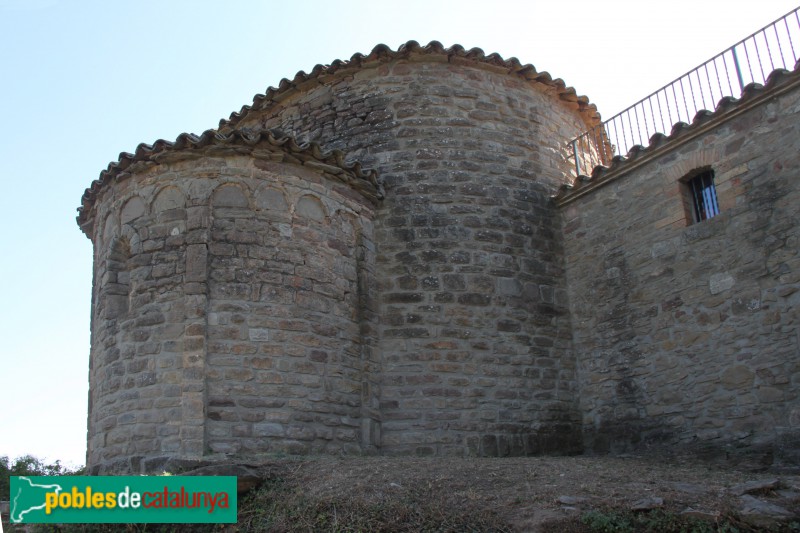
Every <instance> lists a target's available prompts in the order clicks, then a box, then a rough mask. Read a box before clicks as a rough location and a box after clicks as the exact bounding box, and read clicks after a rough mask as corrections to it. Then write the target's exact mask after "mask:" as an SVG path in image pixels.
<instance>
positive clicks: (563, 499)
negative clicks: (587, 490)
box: [558, 496, 588, 505]
mask: <svg viewBox="0 0 800 533" xmlns="http://www.w3.org/2000/svg"><path fill="white" fill-rule="evenodd" d="M587 501H588V500H587V499H586V498H581V497H580V496H559V497H558V503H560V504H561V505H580V504H582V503H586V502H587Z"/></svg>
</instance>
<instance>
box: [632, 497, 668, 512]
mask: <svg viewBox="0 0 800 533" xmlns="http://www.w3.org/2000/svg"><path fill="white" fill-rule="evenodd" d="M661 507H664V498H659V497H657V496H649V497H647V498H642V499H641V500H636V501H635V502H633V503H632V504H631V511H651V510H653V509H660V508H661Z"/></svg>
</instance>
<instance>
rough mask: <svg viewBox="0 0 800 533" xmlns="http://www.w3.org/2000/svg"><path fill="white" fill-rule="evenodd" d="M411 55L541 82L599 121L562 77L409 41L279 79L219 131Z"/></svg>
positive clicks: (592, 122)
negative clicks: (315, 85) (301, 91)
mask: <svg viewBox="0 0 800 533" xmlns="http://www.w3.org/2000/svg"><path fill="white" fill-rule="evenodd" d="M412 55H418V56H422V55H445V56H447V57H448V61H451V60H452V58H461V59H466V60H470V61H474V62H475V63H478V64H484V65H488V66H491V67H495V68H501V69H506V70H508V72H509V73H511V74H516V75H517V76H519V77H521V78H523V79H525V80H527V81H531V82H539V83H543V84H545V85H547V86H549V87H552V88H554V89H555V90H556V93H557V94H558V96H559V98H560V99H561V100H564V101H567V102H571V103H574V104H575V105H577V106H578V110H579V111H580V112H581V113H583V114H584V116H585V121H586V122H587V124H590V125H595V124H598V123H599V122H600V114H599V113H598V112H597V107H596V106H595V105H594V104H592V103H590V102H589V98H588V97H586V96H579V95H578V94H577V93H576V91H575V89H574V88H572V87H567V85H566V84H565V83H564V80H562V79H561V78H556V79H553V77H552V76H551V75H550V74H549V73H548V72H538V71H537V70H536V67H534V66H533V65H531V64H530V63H527V64H524V65H523V64H522V63H520V61H519V60H518V59H517V58H516V57H511V58H509V59H503V57H502V56H500V55H499V54H497V53H492V54H489V55H486V54H485V53H484V51H483V50H481V49H480V48H471V49H469V50H466V49H465V48H464V47H463V46H461V45H459V44H454V45H453V46H451V47H449V48H445V47H444V46H443V45H442V44H441V43H440V42H438V41H431V42H430V43H428V44H427V45H425V46H421V45H420V44H419V43H418V42H417V41H408V42H407V43H405V44H403V45H400V47H399V48H398V49H397V50H392V49H391V48H389V47H388V46H387V45H385V44H379V45H377V46H376V47H375V48H373V49H372V51H371V52H370V53H369V54H367V55H364V54H358V53H357V54H354V55H353V56H352V57H351V58H350V59H349V60H344V61H343V60H339V59H337V60H335V61H333V62H332V63H331V64H330V65H316V66H315V67H314V68H313V69H311V72H309V73H306V72H305V71H302V70H301V71H299V72H298V73H297V74H295V75H294V78H292V79H291V80H288V79H286V78H284V79H282V80H281V81H280V83H279V84H278V87H277V88H276V87H268V88H267V90H266V92H265V93H264V94H257V95H255V96H254V97H253V104H252V105H246V106H243V107H242V108H241V110H240V111H239V112H238V113H237V112H234V113H231V115H230V117H229V118H228V119H227V120H226V119H222V120H220V123H219V128H220V129H223V128H224V129H228V128H234V127H236V125H237V124H238V123H239V122H241V121H242V120H244V119H245V118H246V117H247V116H248V115H249V114H250V113H252V112H254V111H259V110H262V109H265V108H267V107H268V106H269V105H270V104H271V103H273V102H276V101H279V100H282V99H283V98H282V97H284V96H285V95H286V93H288V92H290V91H291V90H293V89H296V88H297V87H298V86H299V85H301V84H304V83H307V82H309V81H311V80H315V79H318V78H322V77H323V76H332V75H334V74H336V73H338V72H340V71H344V70H346V69H361V68H368V67H370V66H373V65H375V64H376V63H387V62H389V61H394V60H397V59H407V58H409V57H410V56H412Z"/></svg>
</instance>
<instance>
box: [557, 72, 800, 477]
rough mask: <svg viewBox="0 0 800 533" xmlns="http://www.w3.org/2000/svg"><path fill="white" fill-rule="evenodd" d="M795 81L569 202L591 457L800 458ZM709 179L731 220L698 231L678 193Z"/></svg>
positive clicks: (573, 292) (724, 217)
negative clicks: (705, 452)
mask: <svg viewBox="0 0 800 533" xmlns="http://www.w3.org/2000/svg"><path fill="white" fill-rule="evenodd" d="M796 74H797V73H796V72H795V73H794V75H792V77H791V78H789V77H788V76H785V77H783V78H782V79H783V85H781V86H778V87H777V88H772V89H771V92H769V93H767V92H764V91H760V92H759V91H751V92H750V94H749V95H747V96H746V97H745V98H743V99H742V100H741V101H740V102H739V103H737V104H732V105H728V106H727V109H726V110H720V111H718V112H717V114H716V115H715V116H714V117H712V118H710V119H706V120H705V121H700V124H695V125H693V126H692V127H691V128H684V130H685V131H683V133H680V134H679V135H677V136H674V137H675V138H674V139H672V140H670V141H668V142H667V143H665V144H664V146H663V147H662V148H660V149H658V148H656V149H653V150H652V153H651V154H645V155H640V156H639V158H638V159H637V158H634V159H632V160H631V161H628V162H626V163H622V164H620V165H618V167H617V168H616V169H615V170H613V169H612V170H611V171H609V172H608V175H607V176H604V177H603V178H602V180H604V181H605V185H603V186H597V187H595V188H591V187H590V189H591V190H589V191H588V192H586V194H583V195H582V196H578V197H576V198H574V199H571V200H570V201H568V202H563V203H562V208H561V212H562V215H563V232H564V239H565V240H564V247H565V253H566V265H567V279H568V287H569V299H570V309H571V313H572V317H573V323H572V325H573V332H574V339H575V353H576V356H577V364H578V369H579V370H578V376H579V384H580V385H579V388H580V391H581V411H582V413H583V435H584V442H585V445H586V449H587V450H589V451H597V452H607V451H614V452H619V451H626V450H629V449H632V448H641V447H646V446H648V445H655V444H665V443H666V444H681V445H685V446H693V445H696V446H698V447H700V448H707V449H712V450H716V451H717V453H719V451H720V450H726V451H728V452H736V451H737V450H750V451H752V450H756V451H759V452H763V453H764V454H765V455H764V460H765V461H766V462H770V461H771V456H772V454H781V453H784V451H785V450H783V451H782V448H786V449H791V448H794V449H795V450H796V449H797V448H798V439H797V433H798V429H800V387H798V385H799V384H800V337H798V331H800V316H799V315H798V313H799V312H800V311H799V310H800V251H799V250H800V210H799V209H798V206H800V174H799V172H800V91H798V90H797V87H798V86H799V85H798V83H797V80H798V78H797V76H796ZM787 79H788V80H789V81H787ZM704 167H710V168H711V169H712V170H713V171H714V174H715V182H716V189H717V193H718V198H719V205H720V209H721V213H720V214H719V215H718V216H716V217H713V218H711V219H708V220H705V221H702V222H699V223H693V222H692V219H691V213H690V212H689V211H688V210H687V209H686V207H685V204H686V203H688V195H689V191H688V188H687V187H686V186H685V185H684V184H682V182H681V180H682V178H684V177H685V176H687V175H690V173H691V172H692V171H694V170H695V169H698V168H704ZM602 180H601V181H602ZM590 183H591V182H590ZM567 198H569V195H568V196H567Z"/></svg>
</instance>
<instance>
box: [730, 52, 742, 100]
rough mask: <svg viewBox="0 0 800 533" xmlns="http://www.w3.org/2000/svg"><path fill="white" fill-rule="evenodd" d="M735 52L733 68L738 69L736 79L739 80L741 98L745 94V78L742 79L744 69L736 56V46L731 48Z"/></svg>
mask: <svg viewBox="0 0 800 533" xmlns="http://www.w3.org/2000/svg"><path fill="white" fill-rule="evenodd" d="M731 52H733V66H734V67H736V77H737V78H739V90H740V91H741V92H740V93H739V96H741V95H742V94H744V78H742V68H741V67H740V66H739V56H737V55H736V46H734V47H733V48H731Z"/></svg>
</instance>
